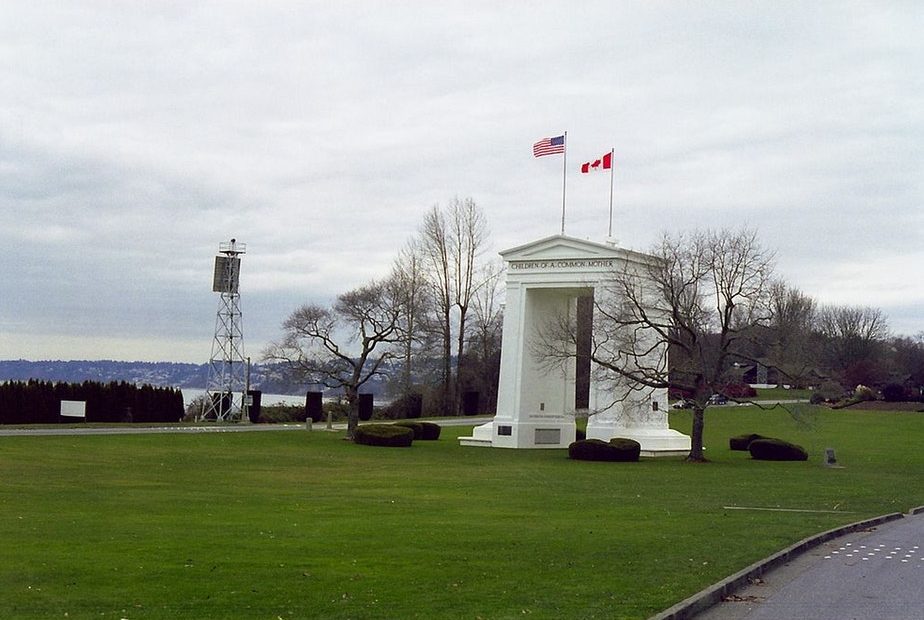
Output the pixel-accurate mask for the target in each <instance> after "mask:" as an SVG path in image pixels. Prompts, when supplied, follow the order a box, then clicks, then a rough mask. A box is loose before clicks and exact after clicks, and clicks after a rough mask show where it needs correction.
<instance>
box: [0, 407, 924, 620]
mask: <svg viewBox="0 0 924 620" xmlns="http://www.w3.org/2000/svg"><path fill="white" fill-rule="evenodd" d="M672 415H673V416H674V417H673V418H672V425H674V426H675V427H676V428H678V429H680V430H682V431H685V432H689V425H690V420H689V413H688V412H686V411H678V412H675V413H673V414H672ZM469 432H470V429H469V428H463V427H459V428H447V429H444V431H443V438H442V439H441V440H440V441H438V442H416V443H415V444H414V446H413V447H411V448H408V449H397V448H391V449H389V448H372V447H367V446H359V445H354V444H351V443H348V442H345V441H343V440H342V439H341V437H342V435H340V434H338V433H326V432H322V431H314V432H307V431H285V432H282V431H281V432H276V433H210V434H201V435H131V436H74V437H0V475H2V482H0V558H2V561H0V592H2V596H0V617H2V618H64V617H67V618H69V619H73V618H128V619H130V620H135V619H140V618H268V619H275V618H513V617H516V618H522V617H524V616H531V617H535V618H594V617H596V618H645V617H648V616H650V615H651V614H653V613H656V612H657V611H659V610H661V609H664V608H666V607H669V606H670V605H672V604H674V603H676V602H677V601H679V600H681V599H683V598H685V597H687V596H689V595H690V594H693V593H694V592H696V591H698V590H700V589H701V588H702V587H704V586H706V585H707V584H710V583H713V582H715V581H717V580H719V579H721V578H722V577H725V576H726V575H728V574H730V573H733V572H735V571H736V570H739V569H740V568H742V567H744V566H746V565H748V564H750V563H751V562H754V561H756V560H758V559H760V558H761V557H764V556H766V555H768V554H769V553H771V552H773V551H776V550H778V549H780V548H781V547H784V546H786V545H788V544H790V543H792V542H794V541H796V540H799V539H801V538H803V537H805V536H808V535H810V534H813V533H816V532H819V531H822V530H826V529H829V528H832V527H835V526H838V525H841V524H844V523H849V522H853V521H857V520H860V519H863V518H867V517H871V516H874V515H879V514H883V513H886V512H892V511H899V510H907V509H908V508H911V507H913V506H916V505H920V504H924V484H922V482H924V480H922V477H924V474H922V472H924V452H922V451H921V450H920V449H919V446H920V443H921V439H922V437H924V417H922V415H921V414H914V413H882V412H853V411H829V410H822V409H818V408H814V407H808V406H804V407H803V408H801V409H800V410H799V415H798V416H797V417H796V418H793V417H791V416H789V415H788V414H787V413H786V412H783V411H780V410H774V411H760V410H757V409H756V408H716V409H713V410H710V411H708V412H707V414H706V442H707V455H708V457H709V458H710V459H711V460H712V462H711V463H708V464H700V465H693V464H687V463H684V462H683V461H682V459H675V458H671V459H658V460H645V461H643V462H640V463H592V462H578V461H570V460H568V459H567V458H566V454H565V452H564V451H563V450H541V451H539V450H536V451H518V450H492V449H484V448H463V447H460V446H458V445H457V442H456V441H455V437H456V436H459V435H467V434H469ZM745 432H756V433H760V434H763V435H773V436H779V437H782V438H784V439H787V440H790V441H794V442H796V443H800V444H802V445H803V446H805V447H806V448H807V449H808V450H809V451H810V454H811V456H810V460H809V461H808V462H803V463H772V462H758V461H751V460H750V457H749V456H748V454H747V453H740V452H730V451H729V450H728V443H727V441H728V437H729V436H730V435H735V434H740V433H745ZM825 447H834V448H835V449H836V451H837V457H838V461H839V462H840V463H841V464H842V465H844V466H845V468H844V469H826V468H824V467H822V465H821V463H822V460H823V452H824V448H825ZM725 506H748V507H781V508H794V509H802V510H810V511H811V510H817V511H834V512H767V511H756V510H728V509H725V508H723V507H725Z"/></svg>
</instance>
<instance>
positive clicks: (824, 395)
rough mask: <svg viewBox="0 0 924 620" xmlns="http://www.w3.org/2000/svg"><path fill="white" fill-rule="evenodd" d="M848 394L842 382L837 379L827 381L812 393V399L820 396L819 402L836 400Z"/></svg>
mask: <svg viewBox="0 0 924 620" xmlns="http://www.w3.org/2000/svg"><path fill="white" fill-rule="evenodd" d="M846 394H847V391H846V390H845V389H844V386H842V385H841V384H840V383H838V382H836V381H825V382H824V383H822V384H821V385H819V386H818V388H817V389H815V391H814V392H813V393H812V400H816V397H819V398H820V400H819V401H818V402H835V401H838V400H840V399H842V398H843V397H844V396H845V395H846ZM816 404H817V403H816Z"/></svg>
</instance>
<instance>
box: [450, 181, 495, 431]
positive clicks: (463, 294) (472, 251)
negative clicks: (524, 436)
mask: <svg viewBox="0 0 924 620" xmlns="http://www.w3.org/2000/svg"><path fill="white" fill-rule="evenodd" d="M449 222H450V240H451V245H450V255H451V257H452V262H451V264H452V274H451V275H452V278H451V279H452V283H453V289H454V292H453V300H452V301H453V304H454V305H455V307H456V308H457V309H458V324H457V328H456V338H457V340H456V385H457V386H458V385H459V384H460V383H459V382H460V380H461V377H462V373H463V366H464V365H465V361H464V360H465V337H466V335H467V331H466V330H467V324H466V323H467V319H468V311H469V307H470V306H471V304H472V300H473V298H474V297H475V295H476V293H477V292H478V290H479V289H480V288H481V287H482V286H483V285H484V280H482V278H481V276H482V275H483V274H481V273H479V271H478V270H477V259H478V257H479V256H480V255H481V254H482V253H483V252H484V244H485V242H486V240H487V238H488V226H487V222H486V220H485V217H484V213H483V212H482V210H481V209H480V208H479V207H478V205H477V204H475V201H474V200H472V199H471V198H466V199H465V200H459V199H458V198H456V199H455V200H453V201H452V202H451V203H450V205H449ZM457 392H458V390H457ZM454 408H455V410H456V412H457V413H458V411H459V408H460V403H459V394H458V393H457V394H456V400H455V402H454Z"/></svg>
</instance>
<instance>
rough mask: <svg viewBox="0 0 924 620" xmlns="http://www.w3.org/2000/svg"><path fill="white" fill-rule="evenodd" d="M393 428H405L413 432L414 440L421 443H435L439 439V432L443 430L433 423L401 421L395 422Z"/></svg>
mask: <svg viewBox="0 0 924 620" xmlns="http://www.w3.org/2000/svg"><path fill="white" fill-rule="evenodd" d="M395 426H405V427H407V428H409V429H411V430H412V431H414V439H420V440H422V441H435V440H437V439H439V438H440V431H442V430H443V429H442V428H441V427H440V425H439V424H434V423H433V422H417V421H411V420H401V421H399V422H395Z"/></svg>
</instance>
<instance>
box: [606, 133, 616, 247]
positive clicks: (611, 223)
mask: <svg viewBox="0 0 924 620" xmlns="http://www.w3.org/2000/svg"><path fill="white" fill-rule="evenodd" d="M615 152H616V149H615V148H612V149H610V230H609V233H608V234H607V236H608V237H609V238H610V239H612V238H613V171H614V170H615V169H616V166H614V165H613V154H614V153H615Z"/></svg>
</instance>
